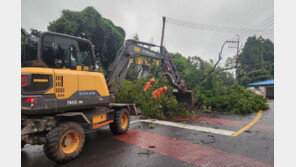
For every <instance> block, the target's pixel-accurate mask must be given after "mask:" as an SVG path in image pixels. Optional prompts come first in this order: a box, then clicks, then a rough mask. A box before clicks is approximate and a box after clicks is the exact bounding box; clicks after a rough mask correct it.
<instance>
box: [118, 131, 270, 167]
mask: <svg viewBox="0 0 296 167" xmlns="http://www.w3.org/2000/svg"><path fill="white" fill-rule="evenodd" d="M114 138H116V139H118V140H120V141H123V142H126V143H129V144H133V145H136V146H139V147H141V148H144V149H148V150H151V151H154V152H157V153H160V154H163V155H166V156H169V157H172V158H175V159H178V160H181V161H183V162H187V163H190V164H193V165H196V166H200V167H205V166H207V167H208V166H211V167H215V166H227V167H230V166H231V167H232V166H233V167H234V166H235V167H237V166H244V167H257V166H258V167H259V166H260V167H271V166H272V165H270V164H267V163H264V162H261V161H257V160H254V159H251V158H248V157H244V156H240V155H236V154H232V153H228V152H225V151H221V150H217V149H214V148H210V147H207V146H203V145H199V144H193V143H190V142H185V141H182V140H177V139H173V138H170V137H166V136H162V135H158V134H154V133H150V132H147V131H142V130H136V129H131V130H129V131H128V132H127V133H126V134H123V135H120V136H114Z"/></svg>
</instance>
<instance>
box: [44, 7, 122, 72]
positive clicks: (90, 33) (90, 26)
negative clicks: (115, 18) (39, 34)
mask: <svg viewBox="0 0 296 167" xmlns="http://www.w3.org/2000/svg"><path fill="white" fill-rule="evenodd" d="M48 30H49V31H53V32H59V33H64V34H68V35H72V36H79V37H83V38H87V39H89V40H90V41H91V42H92V43H93V44H94V46H95V51H96V52H97V53H99V56H100V63H101V64H100V66H102V67H103V68H104V69H107V68H108V67H109V65H110V64H111V63H112V61H113V59H114V58H115V56H116V52H117V50H118V49H119V48H120V47H121V46H122V45H123V42H124V38H125V31H124V30H123V29H122V28H121V27H119V26H116V25H114V24H113V23H112V21H111V20H108V19H106V18H103V17H102V16H101V14H100V13H99V12H98V11H96V10H95V8H93V7H86V8H85V9H83V10H82V11H80V12H76V11H71V10H63V11H62V15H61V17H60V18H58V19H57V20H55V21H53V22H51V23H50V24H49V26H48Z"/></svg>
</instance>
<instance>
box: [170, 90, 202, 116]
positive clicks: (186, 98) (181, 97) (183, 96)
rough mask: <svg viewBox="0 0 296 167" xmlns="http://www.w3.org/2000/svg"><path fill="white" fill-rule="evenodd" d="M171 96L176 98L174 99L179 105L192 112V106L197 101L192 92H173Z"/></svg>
mask: <svg viewBox="0 0 296 167" xmlns="http://www.w3.org/2000/svg"><path fill="white" fill-rule="evenodd" d="M173 95H175V96H176V99H177V101H178V102H179V103H183V104H185V106H186V109H187V110H189V111H192V110H193V109H194V105H195V103H196V101H197V97H196V94H195V92H194V91H192V90H185V91H184V92H182V91H178V90H173Z"/></svg>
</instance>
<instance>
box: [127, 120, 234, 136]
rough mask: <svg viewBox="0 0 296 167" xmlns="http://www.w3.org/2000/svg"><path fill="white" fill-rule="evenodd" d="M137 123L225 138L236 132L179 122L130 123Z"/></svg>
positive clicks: (151, 121)
mask: <svg viewBox="0 0 296 167" xmlns="http://www.w3.org/2000/svg"><path fill="white" fill-rule="evenodd" d="M136 122H147V123H154V124H160V125H167V126H173V127H177V128H183V129H190V130H196V131H202V132H209V133H215V134H219V135H225V136H231V135H232V134H233V133H235V132H234V131H230V130H224V129H215V128H209V127H203V126H195V125H187V124H182V123H177V122H169V121H160V120H151V119H147V120H143V119H142V120H135V121H131V122H130V123H131V124H132V123H136Z"/></svg>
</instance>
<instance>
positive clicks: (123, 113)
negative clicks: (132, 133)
mask: <svg viewBox="0 0 296 167" xmlns="http://www.w3.org/2000/svg"><path fill="white" fill-rule="evenodd" d="M129 124H130V117H129V113H128V110H127V109H126V108H122V109H120V110H117V111H115V112H114V122H112V123H111V124H109V127H110V130H111V132H112V133H113V134H114V135H120V134H123V133H125V132H127V131H128V128H129Z"/></svg>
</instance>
